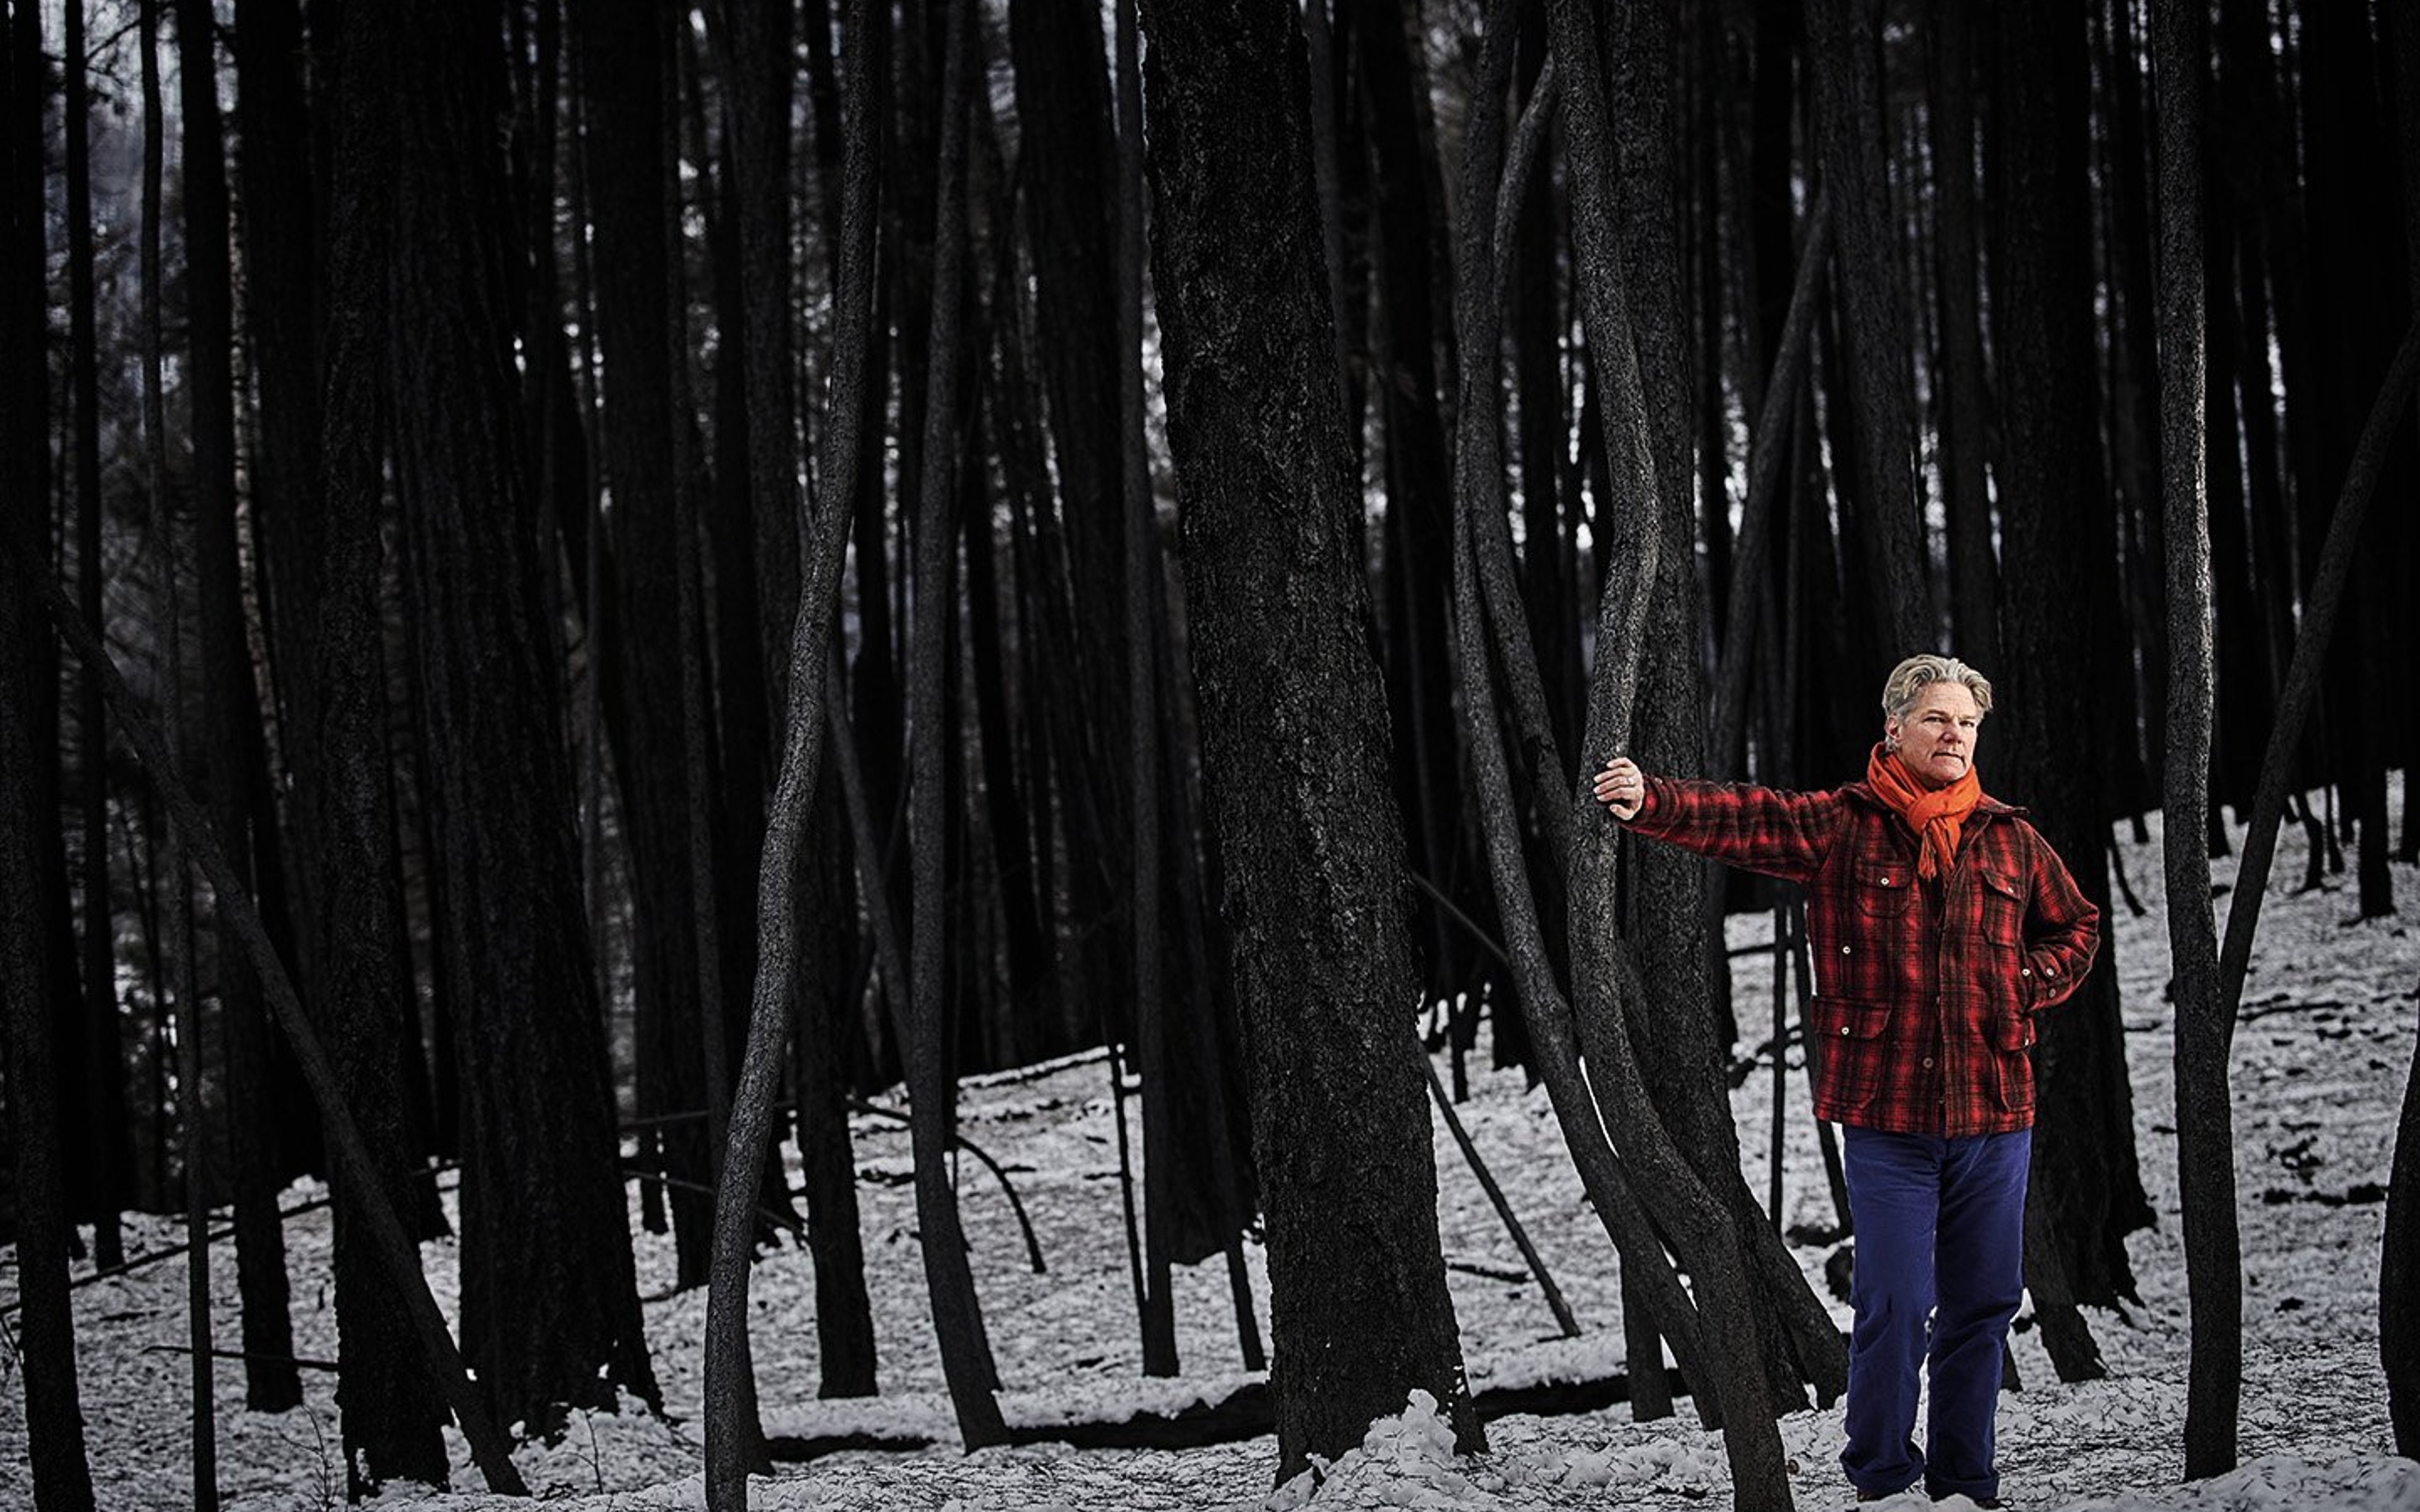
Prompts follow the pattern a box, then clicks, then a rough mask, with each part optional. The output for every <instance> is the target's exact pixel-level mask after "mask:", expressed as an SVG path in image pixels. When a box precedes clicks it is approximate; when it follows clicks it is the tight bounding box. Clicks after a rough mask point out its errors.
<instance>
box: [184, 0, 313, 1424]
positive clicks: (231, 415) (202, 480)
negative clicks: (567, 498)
mask: <svg viewBox="0 0 2420 1512" xmlns="http://www.w3.org/2000/svg"><path fill="white" fill-rule="evenodd" d="M213 33H214V21H213V12H212V8H211V7H210V5H209V0H178V5H177V54H178V58H177V61H178V85H179V88H178V105H179V107H180V122H179V124H180V126H181V128H182V131H181V136H180V141H181V143H182V145H183V155H182V159H181V162H180V167H181V169H182V173H181V175H180V189H181V191H182V193H181V197H182V200H183V203H184V211H185V224H184V232H185V239H184V251H185V318H186V335H187V337H188V340H189V342H190V344H191V345H190V350H189V351H188V353H187V358H188V362H189V363H190V365H189V366H188V368H187V369H186V374H185V382H184V385H183V391H184V393H185V394H186V395H187V396H188V398H189V399H190V401H191V403H192V406H193V412H192V417H191V421H190V431H189V434H190V435H191V437H192V440H193V449H194V450H193V486H194V498H193V518H194V559H195V563H194V564H195V572H194V580H195V583H196V585H197V587H198V590H199V592H198V598H199V600H200V609H201V616H200V618H201V674H202V676H201V683H202V709H203V716H202V722H201V730H200V734H201V743H200V749H199V750H198V751H197V752H196V753H195V754H196V755H197V756H198V757H199V759H200V762H199V768H198V769H199V771H200V772H201V774H202V776H203V779H204V783H205V786H206V789H207V790H208V792H209V795H210V804H211V808H212V809H213V810H214V812H215V817H216V819H217V823H218V827H219V832H220V833H221V834H222V835H224V836H225V837H226V839H227V843H228V847H229V850H230V852H231V854H232V855H233V856H234V859H235V864H236V867H237V871H238V874H239V875H240V877H241V878H242V879H243V881H244V882H245V883H246V884H247V885H251V884H252V883H253V882H254V880H255V878H256V876H257V875H259V874H260V870H261V863H262V862H264V861H266V860H268V859H269V849H268V845H267V843H266V842H268V841H271V839H272V836H271V835H270V834H268V833H262V834H260V835H258V836H257V837H256V836H255V834H254V825H253V819H254V816H255V813H256V810H257V807H258V805H257V803H256V799H257V797H258V796H259V795H261V794H263V793H264V792H266V791H267V784H268V769H267V764H266V758H265V755H264V753H263V750H262V748H261V740H260V729H261V724H260V715H259V710H260V695H259V691H258V689H257V688H256V687H255V686H254V683H253V676H252V656H251V653H250V650H249V648H248V647H247V645H246V643H245V632H244V613H243V603H242V589H241V587H240V577H241V570H242V569H241V567H240V564H239V562H238V555H237V545H236V455H235V366H234V363H235V309H234V294H233V289H232V285H231V276H232V263H231V260H230V257H229V255H228V231H229V223H228V207H227V176H226V154H225V142H224V133H223V131H222V130H221V123H220V118H219V100H218V80H219V70H218V55H217V48H216V46H215V45H214V43H215V39H214V35H213ZM256 839H257V840H258V841H262V842H263V845H262V848H261V849H260V850H259V851H258V852H256V850H255V845H254V842H255V840H256ZM219 1000H220V1008H221V1024H222V1027H223V1030H224V1032H225V1041H226V1072H227V1088H226V1090H227V1095H226V1101H225V1117H226V1122H227V1144H228V1155H229V1165H230V1166H231V1167H232V1169H231V1170H230V1171H229V1176H230V1179H231V1180H232V1183H233V1185H234V1188H235V1210H236V1224H235V1233H236V1274H237V1276H238V1278H239V1281H240V1286H241V1289H242V1295H243V1350H244V1358H243V1372H244V1401H245V1404H246V1405H247V1406H249V1407H251V1408H252V1409H253V1410H254V1411H255V1412H283V1411H285V1410H286V1409H287V1408H289V1407H295V1406H299V1405H301V1403H302V1373H301V1371H300V1370H298V1369H297V1368H296V1366H295V1365H294V1329H293V1324H292V1323H291V1321H290V1320H289V1319H288V1318H287V1276H286V1234H285V1229H284V1227H283V1224H282V1222H281V1220H280V1219H279V1217H278V1215H277V1189H278V1187H280V1186H281V1185H283V1184H284V1183H283V1182H281V1181H279V1180H277V1179H276V1177H275V1174H274V1173H273V1172H272V1170H271V1160H272V1158H273V1157H272V1151H271V1148H270V1126H271V1108H272V1103H271V1098H270V1096H269V1087H268V1083H269V1067H270V1060H269V1021H268V1017H267V1015H266V1014H265V1012H264V1011H263V1010H262V1007H261V1001H260V983H259V982H258V981H257V980H255V978H254V976H253V973H252V968H251V967H250V966H249V965H247V964H245V963H244V962H243V960H242V958H241V956H240V953H239V952H237V951H234V950H225V951H223V952H222V953H221V967H220V982H219Z"/></svg>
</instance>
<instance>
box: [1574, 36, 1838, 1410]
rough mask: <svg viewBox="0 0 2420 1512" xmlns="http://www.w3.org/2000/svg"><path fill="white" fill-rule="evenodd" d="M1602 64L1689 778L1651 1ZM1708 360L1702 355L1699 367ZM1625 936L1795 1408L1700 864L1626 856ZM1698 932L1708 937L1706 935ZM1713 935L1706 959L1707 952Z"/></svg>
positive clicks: (1775, 1374) (1675, 1121)
mask: <svg viewBox="0 0 2420 1512" xmlns="http://www.w3.org/2000/svg"><path fill="white" fill-rule="evenodd" d="M1613 34H1614V37H1615V39H1616V40H1615V45H1614V47H1613V49H1612V53H1611V57H1610V67H1611V82H1612V84H1613V86H1614V87H1613V90H1612V102H1613V104H1614V106H1615V108H1616V110H1617V111H1618V118H1619V119H1620V120H1621V125H1622V129H1621V131H1620V132H1619V134H1618V135H1617V136H1616V138H1615V141H1616V147H1617V151H1618V154H1619V160H1618V161H1619V162H1620V164H1621V172H1620V173H1619V175H1618V176H1617V177H1616V179H1615V183H1616V188H1617V193H1616V195H1615V205H1616V208H1617V213H1618V215H1619V217H1620V223H1621V239H1622V242H1623V246H1624V253H1625V260H1624V266H1625V268H1626V269H1627V270H1628V272H1629V274H1630V287H1631V290H1632V291H1633V293H1632V302H1631V309H1632V322H1633V330H1634V331H1635V332H1636V333H1637V343H1638V365H1639V376H1640V381H1641V386H1642V390H1643V392H1644V393H1645V394H1647V395H1649V396H1650V402H1649V408H1648V412H1649V415H1650V417H1651V422H1650V426H1649V435H1650V437H1651V438H1652V440H1651V441H1650V452H1651V455H1652V459H1653V467H1654V476H1655V479H1656V488H1655V493H1654V495H1653V497H1654V499H1655V501H1656V522H1657V523H1656V529H1657V530H1658V531H1660V532H1661V534H1662V540H1661V542H1660V543H1659V545H1658V548H1657V550H1656V555H1655V563H1656V568H1655V579H1654V588H1653V591H1652V592H1653V604H1654V608H1653V609H1652V618H1651V619H1650V621H1649V630H1648V637H1649V639H1648V643H1647V648H1646V651H1645V656H1644V659H1643V661H1642V664H1641V670H1640V682H1639V693H1638V697H1639V699H1640V701H1641V707H1642V708H1643V709H1645V710H1648V711H1651V713H1650V716H1649V717H1646V718H1643V719H1642V720H1641V721H1640V722H1639V726H1638V729H1637V744H1636V746H1635V751H1636V753H1637V756H1638V757H1639V758H1640V760H1641V761H1642V762H1644V763H1645V764H1647V766H1648V769H1649V770H1651V771H1666V772H1676V771H1677V772H1690V771H1699V770H1701V769H1702V764H1703V761H1704V753H1705V750H1706V743H1705V730H1704V718H1703V710H1704V708H1705V687H1704V677H1703V675H1702V672H1701V671H1700V668H1699V660H1698V657H1697V656H1696V654H1695V649H1694V648H1695V645H1696V641H1697V631H1698V625H1699V606H1698V592H1697V587H1698V578H1697V573H1696V571H1695V568H1694V565H1693V559H1694V550H1693V546H1694V541H1695V531H1694V511H1693V509H1692V507H1691V498H1690V494H1691V477H1690V470H1689V460H1688V454H1689V436H1688V418H1687V410H1686V409H1685V405H1684V399H1685V395H1686V394H1687V392H1688V387H1689V380H1688V372H1687V369H1688V360H1689V359H1688V353H1687V350H1686V336H1685V320H1684V317H1683V306H1682V301H1681V298H1680V293H1679V291H1680V287H1681V274H1680V265H1681V255H1680V248H1679V231H1678V228H1677V226H1676V225H1675V224H1674V221H1673V213H1672V209H1671V205H1672V202H1673V198H1674V195H1673V193H1672V191H1671V190H1670V188H1669V186H1670V184H1671V183H1672V180H1673V147H1672V145H1671V144H1672V139H1673V136H1674V128H1673V126H1672V121H1671V116H1672V104H1671V99H1670V96H1671V84H1670V79H1671V71H1672V53H1673V48H1672V42H1671V27H1670V24H1669V23H1668V21H1667V20H1666V19H1665V18H1664V16H1663V12H1662V9H1661V7H1660V4H1658V3H1647V4H1638V5H1636V6H1634V7H1631V8H1621V7H1618V8H1616V10H1615V14H1614V32H1613ZM1700 360H1701V361H1704V362H1706V363H1714V362H1715V361H1716V354H1714V353H1712V352H1708V353H1705V354H1703V356H1702V357H1701V359H1700ZM1628 864H1629V865H1630V866H1631V867H1632V868H1633V869H1634V870H1633V872H1632V887H1633V891H1632V894H1631V897H1632V902H1631V903H1630V904H1629V909H1628V910H1627V911H1631V912H1633V917H1632V918H1630V920H1629V924H1630V939H1631V941H1632V944H1633V948H1634V949H1635V950H1636V951H1637V969H1638V974H1639V977H1640V979H1641V980H1644V981H1647V982H1650V983H1652V984H1653V985H1652V988H1651V989H1650V991H1651V994H1652V995H1651V996H1650V998H1649V999H1648V1001H1647V1002H1646V1003H1645V1004H1643V1005H1641V1006H1642V1008H1643V1009H1644V1012H1643V1013H1642V1015H1641V1017H1640V1018H1639V1019H1637V1021H1636V1023H1635V1026H1634V1042H1635V1043H1636V1045H1637V1052H1638V1057H1639V1060H1640V1063H1641V1067H1642V1069H1643V1071H1644V1072H1645V1073H1646V1076H1647V1085H1648V1087H1649V1089H1650V1095H1651V1096H1652V1098H1654V1099H1655V1102H1656V1109H1657V1112H1658V1114H1659V1115H1660V1116H1661V1118H1662V1119H1663V1121H1664V1124H1665V1127H1666V1128H1667V1129H1668V1131H1670V1133H1671V1134H1672V1136H1673V1138H1674V1139H1675V1140H1676V1141H1677V1142H1678V1143H1679V1144H1680V1146H1681V1149H1683V1152H1684V1153H1685V1154H1686V1155H1687V1157H1688V1160H1689V1163H1690V1165H1691V1166H1692V1167H1693V1168H1694V1169H1695V1170H1696V1171H1697V1172H1698V1174H1699V1179H1700V1180H1703V1181H1704V1182H1705V1183H1706V1185H1707V1187H1708V1189H1709V1190H1710V1191H1712V1192H1713V1193H1714V1195H1715V1196H1717V1197H1718V1198H1719V1199H1720V1200H1721V1201H1723V1202H1724V1203H1725V1204H1726V1205H1727V1206H1728V1207H1729V1209H1730V1219H1731V1225H1732V1228H1733V1231H1734V1233H1735V1234H1736V1235H1737V1236H1738V1240H1739V1242H1740V1245H1741V1249H1742V1252H1743V1257H1744V1259H1745V1261H1746V1263H1747V1266H1748V1269H1749V1273H1750V1274H1751V1275H1753V1276H1755V1277H1756V1278H1757V1283H1756V1284H1755V1285H1753V1286H1751V1287H1750V1288H1749V1289H1748V1297H1749V1303H1750V1305H1751V1306H1752V1307H1753V1308H1754V1309H1755V1322H1756V1328H1757V1332H1758V1335H1759V1338H1760V1340H1761V1346H1762V1348H1763V1350H1764V1353H1765V1360H1766V1365H1765V1369H1766V1375H1767V1377H1768V1379H1769V1381H1770V1382H1771V1385H1772V1389H1773V1394H1774V1397H1775V1401H1776V1405H1777V1406H1778V1405H1780V1404H1787V1405H1789V1406H1792V1407H1794V1406H1796V1405H1798V1404H1799V1403H1801V1402H1803V1401H1804V1400H1805V1397H1804V1394H1803V1392H1802V1390H1801V1387H1800V1384H1799V1382H1800V1381H1801V1380H1802V1379H1803V1380H1805V1381H1811V1382H1813V1383H1814V1384H1815V1385H1816V1387H1817V1389H1818V1391H1819V1392H1820V1394H1821V1395H1822V1396H1823V1398H1824V1399H1825V1400H1827V1401H1828V1400H1830V1399H1831V1398H1832V1397H1834V1396H1838V1394H1839V1393H1840V1391H1841V1390H1842V1389H1843V1388H1845V1386H1846V1385H1847V1383H1848V1356H1847V1352H1846V1351H1845V1350H1843V1349H1842V1348H1841V1346H1840V1343H1839V1333H1838V1328H1837V1327H1836V1326H1835V1325H1834V1324H1833V1322H1832V1320H1831V1318H1830V1316H1829V1314H1828V1313H1827V1312H1826V1311H1825V1309H1824V1307H1823V1303H1822V1302H1821V1301H1820V1300H1819V1299H1818V1298H1817V1297H1816V1296H1815V1293H1814V1291H1813V1289H1812V1288H1810V1287H1808V1286H1807V1281H1806V1278H1805V1274H1804V1273H1803V1272H1802V1271H1801V1270H1800V1269H1799V1266H1798V1262H1797V1260H1796V1259H1795V1258H1794V1257H1792V1255H1791V1253H1790V1249H1789V1246H1788V1245H1787V1244H1786V1243H1784V1242H1782V1239H1781V1236H1780V1234H1779V1233H1778V1232H1776V1230H1775V1229H1774V1227H1773V1226H1772V1225H1770V1224H1768V1223H1766V1222H1765V1221H1764V1219H1763V1215H1762V1214H1761V1212H1760V1211H1758V1208H1757V1205H1756V1197H1755V1194H1753V1193H1752V1192H1750V1191H1749V1190H1748V1187H1747V1183H1746V1181H1745V1180H1743V1179H1742V1177H1741V1175H1740V1151H1739V1134H1738V1131H1737V1130H1736V1129H1735V1128H1734V1127H1733V1126H1732V1122H1731V1110H1730V1093H1729V1090H1728V1088H1727V1085H1726V1082H1725V1079H1724V1068H1725V1063H1726V1060H1727V1056H1726V1050H1725V1045H1724V1043H1723V1042H1719V1041H1718V1028H1717V1022H1718V1021H1717V1016H1716V1011H1715V1007H1714V1005H1715V1004H1716V1003H1717V1002H1718V1001H1719V1000H1720V999H1719V996H1718V994H1717V990H1716V978H1715V972H1716V971H1717V970H1719V971H1722V972H1724V973H1726V974H1727V973H1728V970H1729V965H1728V963H1727V962H1725V961H1724V959H1723V957H1722V954H1721V950H1720V946H1721V940H1722V934H1721V930H1720V927H1719V918H1720V914H1719V911H1718V910H1713V911H1710V908H1709V900H1708V899H1707V897H1706V894H1707V892H1708V890H1709V889H1708V886H1707V877H1708V874H1709V873H1708V869H1707V867H1706V864H1705V863H1704V862H1703V861H1702V860H1700V859H1699V858H1698V857H1695V856H1688V855H1686V854H1685V853H1683V852H1682V851H1680V850H1678V849H1675V848H1672V847H1669V846H1660V845H1659V846H1650V847H1646V848H1644V849H1642V850H1640V851H1639V852H1637V854H1635V855H1634V856H1631V857H1630V859H1629V862H1628ZM1710 925H1711V927H1710ZM1710 937H1711V941H1712V946H1713V952H1712V954H1711V955H1710V953H1709V939H1710Z"/></svg>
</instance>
